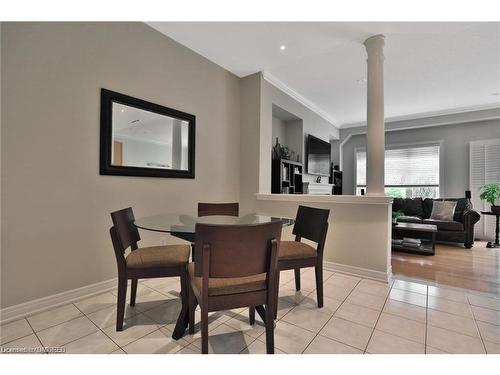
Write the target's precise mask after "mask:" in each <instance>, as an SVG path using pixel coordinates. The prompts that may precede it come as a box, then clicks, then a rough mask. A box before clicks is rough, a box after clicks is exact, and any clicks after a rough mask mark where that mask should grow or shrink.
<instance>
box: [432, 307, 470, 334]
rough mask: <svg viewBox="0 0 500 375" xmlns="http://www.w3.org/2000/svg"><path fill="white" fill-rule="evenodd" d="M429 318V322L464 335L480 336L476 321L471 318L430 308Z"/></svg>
mask: <svg viewBox="0 0 500 375" xmlns="http://www.w3.org/2000/svg"><path fill="white" fill-rule="evenodd" d="M427 318H428V324H430V325H433V326H435V327H439V328H444V329H448V330H450V331H455V332H458V333H463V334H464V335H469V336H473V337H479V333H478V331H477V328H476V323H475V322H474V320H473V319H471V318H467V317H463V316H460V315H455V314H449V313H446V312H443V311H438V310H432V309H429V311H428V312H427Z"/></svg>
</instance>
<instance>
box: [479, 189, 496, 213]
mask: <svg viewBox="0 0 500 375" xmlns="http://www.w3.org/2000/svg"><path fill="white" fill-rule="evenodd" d="M479 191H480V192H481V194H480V195H479V198H481V199H482V200H484V201H486V202H488V203H490V204H491V212H493V213H494V214H500V206H495V202H496V201H497V199H498V198H500V182H498V183H496V184H486V185H483V186H481V187H480V188H479Z"/></svg>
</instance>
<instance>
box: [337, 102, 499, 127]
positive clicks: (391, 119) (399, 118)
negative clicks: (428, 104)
mask: <svg viewBox="0 0 500 375" xmlns="http://www.w3.org/2000/svg"><path fill="white" fill-rule="evenodd" d="M492 109H498V110H500V103H490V104H482V105H476V106H468V107H460V108H450V109H444V110H439V111H430V112H421V113H413V114H410V115H403V116H395V117H389V118H387V119H386V120H385V123H386V124H388V123H392V122H399V121H410V120H420V119H426V118H432V117H440V116H450V115H461V114H464V115H465V114H470V113H471V112H481V111H487V110H492ZM478 115H480V113H478ZM495 118H500V115H498V116H496V115H495V116H490V117H489V118H484V119H485V120H491V119H495ZM481 119H482V118H481ZM460 121H461V120H460V119H459V118H457V119H456V120H454V121H453V123H458V122H460ZM464 121H465V120H464ZM467 121H470V119H467ZM449 123H451V122H448V123H439V122H436V124H435V125H431V126H438V125H445V124H449ZM365 126H366V121H360V122H354V123H350V124H344V125H340V126H339V127H340V129H348V128H359V127H365Z"/></svg>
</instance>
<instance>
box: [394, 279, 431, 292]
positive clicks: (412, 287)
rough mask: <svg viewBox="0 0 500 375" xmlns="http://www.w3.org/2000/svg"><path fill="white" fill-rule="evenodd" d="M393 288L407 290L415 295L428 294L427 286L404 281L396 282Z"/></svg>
mask: <svg viewBox="0 0 500 375" xmlns="http://www.w3.org/2000/svg"><path fill="white" fill-rule="evenodd" d="M392 287H393V288H394V289H401V290H406V291H408V292H413V293H420V294H424V295H426V294H427V285H426V284H419V283H414V282H411V281H404V280H395V281H394V284H392Z"/></svg>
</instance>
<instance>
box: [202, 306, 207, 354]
mask: <svg viewBox="0 0 500 375" xmlns="http://www.w3.org/2000/svg"><path fill="white" fill-rule="evenodd" d="M201 354H208V308H207V306H201Z"/></svg>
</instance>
